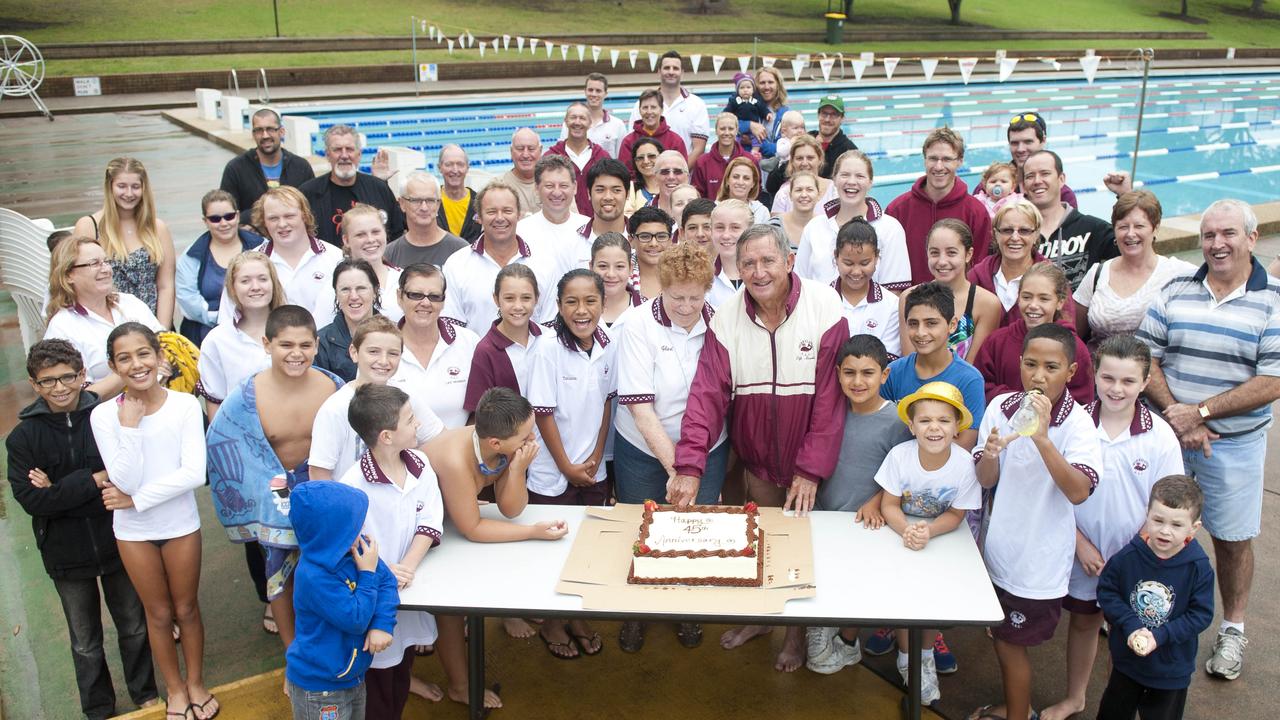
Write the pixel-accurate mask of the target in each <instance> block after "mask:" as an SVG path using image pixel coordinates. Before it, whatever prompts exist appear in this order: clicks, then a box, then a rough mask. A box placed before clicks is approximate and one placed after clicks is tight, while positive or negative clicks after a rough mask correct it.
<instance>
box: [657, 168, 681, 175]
mask: <svg viewBox="0 0 1280 720" xmlns="http://www.w3.org/2000/svg"><path fill="white" fill-rule="evenodd" d="M658 174H659V175H686V174H688V171H686V170H681V169H680V168H674V169H673V168H663V169H661V170H659V171H658Z"/></svg>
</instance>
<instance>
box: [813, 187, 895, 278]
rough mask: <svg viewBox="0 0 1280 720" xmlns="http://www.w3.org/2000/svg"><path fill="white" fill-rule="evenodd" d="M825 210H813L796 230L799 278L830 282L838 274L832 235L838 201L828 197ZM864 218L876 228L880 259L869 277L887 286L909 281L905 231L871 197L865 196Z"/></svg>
mask: <svg viewBox="0 0 1280 720" xmlns="http://www.w3.org/2000/svg"><path fill="white" fill-rule="evenodd" d="M823 208H824V210H825V212H823V213H815V215H814V218H813V219H812V220H810V221H809V222H808V224H806V225H805V226H804V232H802V233H800V245H799V246H798V247H797V248H796V266H795V269H796V274H797V275H799V276H800V277H802V278H808V279H810V280H817V281H818V282H821V283H830V282H831V281H832V280H834V279H835V278H836V277H838V276H839V272H838V271H837V270H836V260H835V257H836V235H837V234H838V233H839V232H840V226H839V225H837V224H836V215H837V214H838V213H839V212H840V201H839V200H832V201H830V202H828V203H827V204H826V205H824V206H823ZM866 221H867V222H869V223H871V227H873V228H875V231H876V247H877V248H878V249H879V252H880V259H879V261H878V262H877V263H876V271H875V274H874V275H872V276H871V277H872V279H873V280H875V281H876V282H878V283H880V284H881V285H885V286H887V287H888V288H889V289H890V290H895V289H896V290H901V289H903V288H906V287H910V285H911V258H910V257H909V256H908V255H907V233H906V231H905V230H903V229H902V224H901V223H899V222H898V220H897V218H894V217H893V216H891V215H885V214H884V211H883V210H882V209H881V208H880V203H879V202H877V201H876V199H875V198H867V216H866Z"/></svg>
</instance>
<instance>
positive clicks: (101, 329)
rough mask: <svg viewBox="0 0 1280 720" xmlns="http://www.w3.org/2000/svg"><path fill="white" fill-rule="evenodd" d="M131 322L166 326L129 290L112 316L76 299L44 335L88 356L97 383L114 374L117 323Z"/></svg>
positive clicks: (87, 370)
mask: <svg viewBox="0 0 1280 720" xmlns="http://www.w3.org/2000/svg"><path fill="white" fill-rule="evenodd" d="M228 307H230V306H228ZM127 322H138V323H142V324H143V325H146V326H147V327H149V328H151V329H152V330H154V331H156V332H160V331H161V330H163V329H164V327H163V326H161V325H160V321H159V320H157V319H156V316H155V315H154V314H153V313H152V312H151V308H149V307H147V304H146V303H144V302H142V301H141V300H139V299H138V298H136V297H134V296H132V295H130V294H129V293H119V295H118V296H117V297H116V303H115V306H114V307H112V308H111V318H110V319H107V318H104V317H102V316H100V315H98V314H96V313H92V312H89V310H88V309H86V308H85V307H84V306H83V305H81V304H79V303H76V304H75V305H72V306H71V307H65V308H62V309H61V310H59V311H58V312H56V313H54V315H53V317H51V318H49V324H48V325H47V326H45V329H44V339H46V340H52V339H54V338H59V339H62V340H66V341H67V342H69V343H71V344H72V345H74V346H75V348H76V350H79V351H80V357H81V358H83V359H84V376H85V379H86V380H88V381H89V382H91V383H95V382H98V381H99V380H101V379H103V378H105V377H107V376H108V375H110V374H111V367H110V366H109V365H107V337H108V336H109V335H111V331H112V330H115V329H116V326H118V325H122V324H124V323H127ZM259 347H261V346H259Z"/></svg>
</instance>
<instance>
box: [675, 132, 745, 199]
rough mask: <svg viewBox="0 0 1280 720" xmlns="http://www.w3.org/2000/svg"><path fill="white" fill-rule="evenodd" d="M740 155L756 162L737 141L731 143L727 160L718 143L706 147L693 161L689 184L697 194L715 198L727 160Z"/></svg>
mask: <svg viewBox="0 0 1280 720" xmlns="http://www.w3.org/2000/svg"><path fill="white" fill-rule="evenodd" d="M740 157H744V158H746V159H748V160H750V161H751V164H752V165H755V164H756V159H755V157H754V156H752V155H751V153H748V152H747V151H745V150H743V149H742V146H741V145H739V144H738V143H737V142H734V143H733V152H732V153H730V155H729V158H728V159H727V160H726V159H725V157H724V156H723V155H721V154H720V145H719V143H717V144H715V145H712V146H711V147H708V148H707V149H706V151H704V152H703V153H702V154H701V155H699V156H698V159H697V160H694V161H693V171H692V172H690V173H689V184H690V185H692V186H693V187H695V188H696V189H697V190H698V195H700V196H702V197H704V198H707V199H709V200H715V199H716V195H717V194H718V193H719V192H720V184H721V183H722V182H724V171H725V170H726V169H728V167H729V162H730V161H732V160H733V159H734V158H740Z"/></svg>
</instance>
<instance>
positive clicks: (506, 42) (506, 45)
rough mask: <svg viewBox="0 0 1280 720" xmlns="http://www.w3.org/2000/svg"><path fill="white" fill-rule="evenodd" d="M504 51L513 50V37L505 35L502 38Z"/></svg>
mask: <svg viewBox="0 0 1280 720" xmlns="http://www.w3.org/2000/svg"><path fill="white" fill-rule="evenodd" d="M502 49H503V50H510V49H511V36H510V35H503V36H502Z"/></svg>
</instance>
